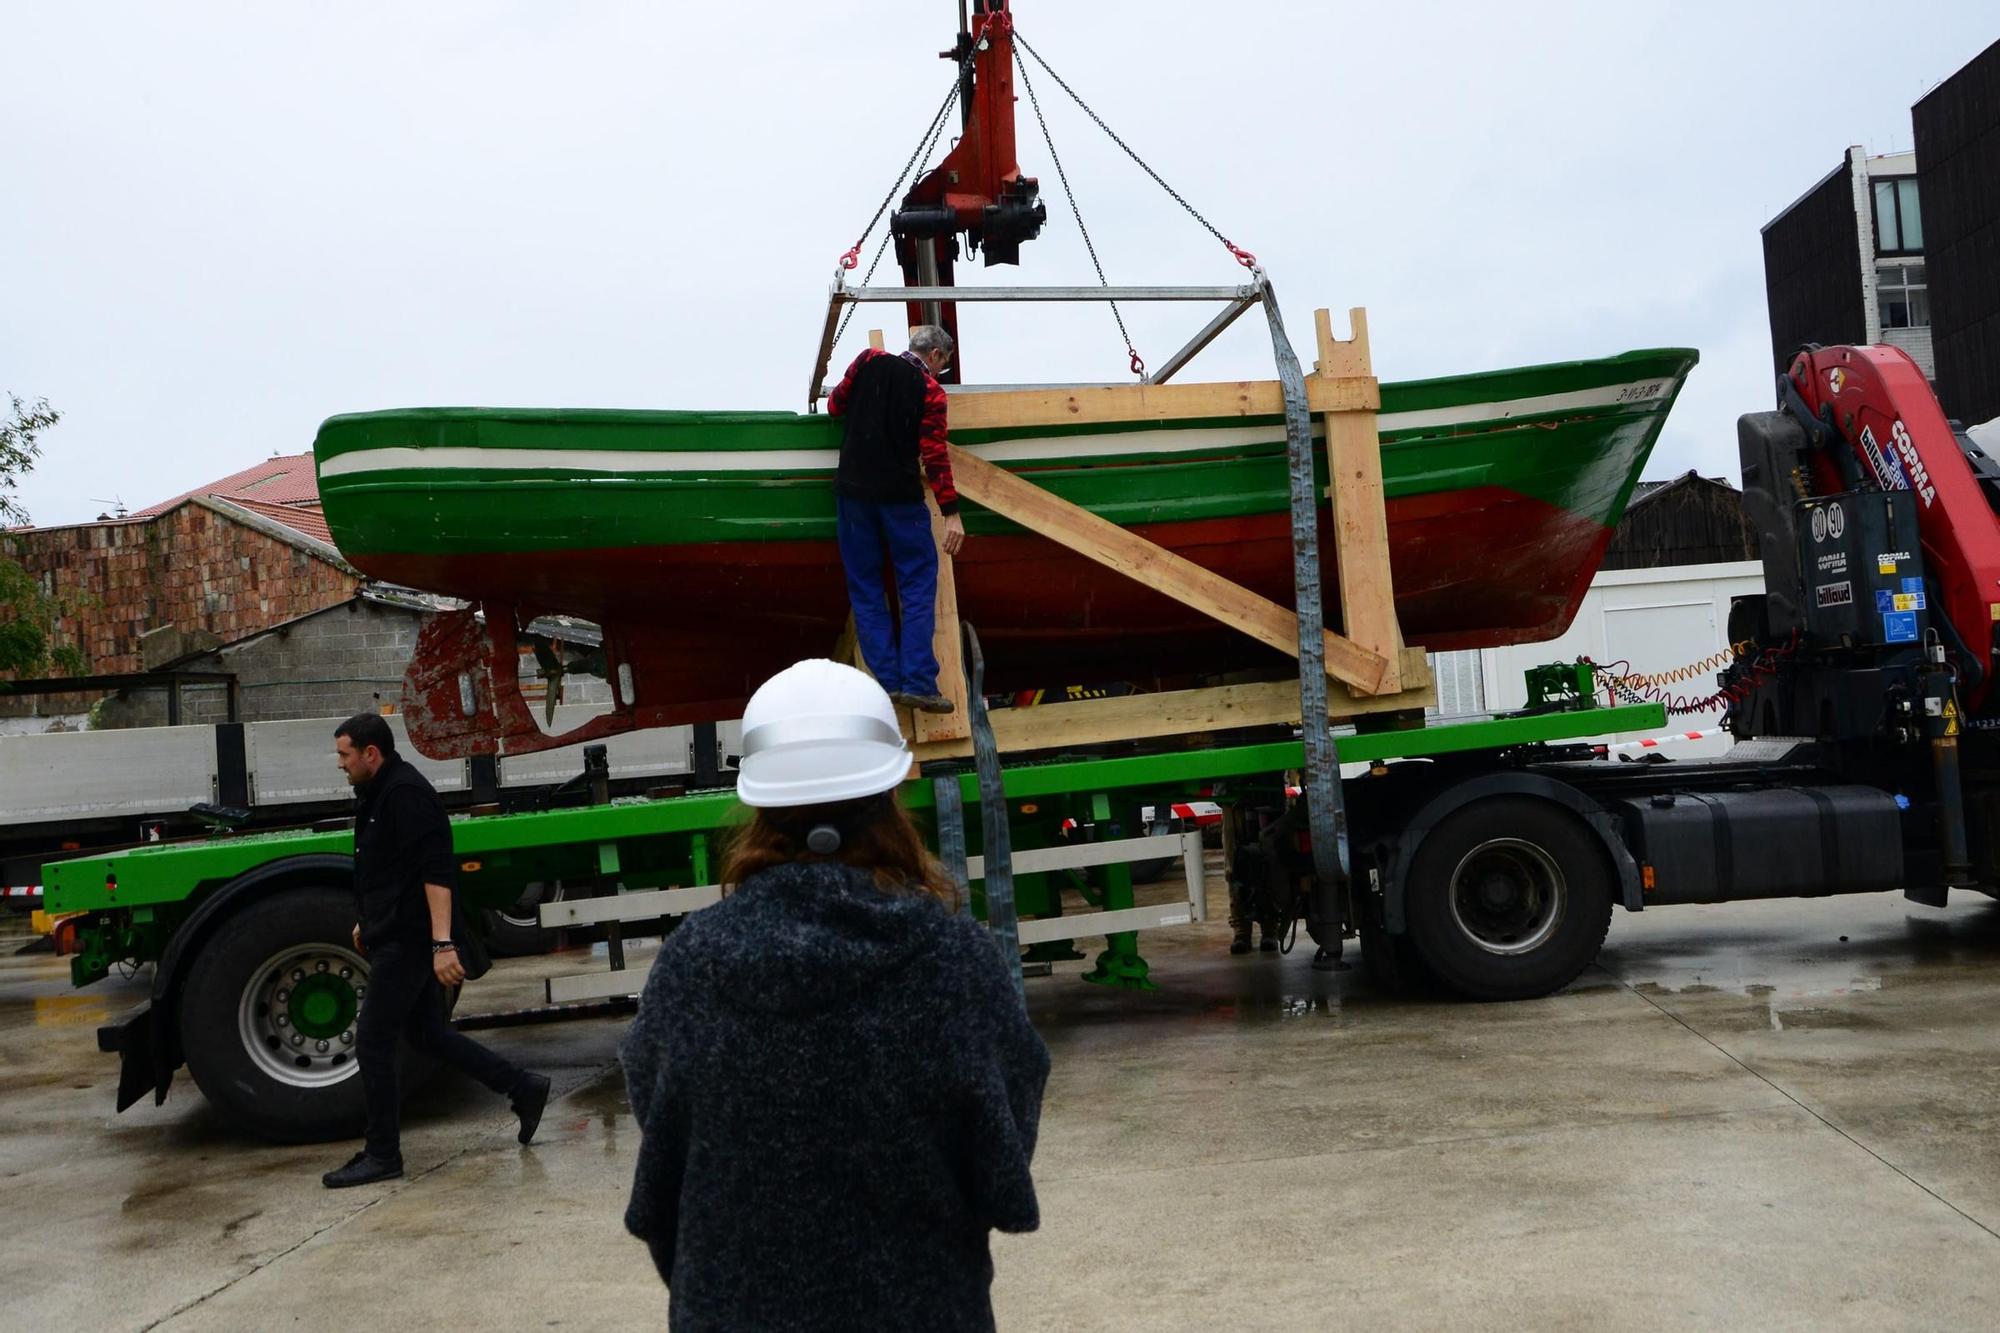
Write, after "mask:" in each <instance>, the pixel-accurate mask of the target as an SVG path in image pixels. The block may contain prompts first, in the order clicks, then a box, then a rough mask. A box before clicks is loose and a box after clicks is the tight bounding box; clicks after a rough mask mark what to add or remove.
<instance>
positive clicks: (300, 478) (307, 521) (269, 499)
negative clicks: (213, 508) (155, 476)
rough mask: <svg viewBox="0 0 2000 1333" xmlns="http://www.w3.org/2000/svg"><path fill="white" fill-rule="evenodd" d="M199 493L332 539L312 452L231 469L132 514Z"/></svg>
mask: <svg viewBox="0 0 2000 1333" xmlns="http://www.w3.org/2000/svg"><path fill="white" fill-rule="evenodd" d="M197 495H207V496H213V497H215V498H216V499H220V500H227V501H229V502H230V503H231V504H237V505H241V506H243V508H245V509H248V510H250V511H252V512H253V513H257V514H261V515H263V516H264V517H265V518H268V519H270V520H272V521H273V522H276V523H283V524H284V525H285V526H286V527H289V528H292V529H294V530H295V531H298V532H302V533H304V534H305V535H306V536H308V537H311V538H314V539H315V540H317V541H323V542H331V541H332V540H333V534H332V533H331V532H329V531H328V530H327V526H326V514H325V512H324V511H322V510H321V509H320V504H319V478H318V477H317V476H315V475H314V473H313V458H312V455H311V454H280V455H278V456H277V457H275V458H267V459H265V460H264V461H263V462H261V463H258V464H255V465H254V466H251V467H246V468H244V469H243V470H242V471H241V472H232V473H230V474H229V475H228V476H226V477H223V478H222V479H220V480H219V481H211V482H209V483H208V484H207V485H206V486H197V487H196V488H195V489H193V490H191V491H187V492H185V493H184V494H181V495H176V496H175V497H174V498H173V499H171V500H164V501H162V502H160V503H159V504H156V505H152V506H149V507H148V508H145V509H141V510H139V511H137V512H136V513H133V514H132V515H130V517H132V518H152V517H154V516H155V515H158V514H164V513H166V512H167V511H168V510H169V509H172V508H173V507H174V506H176V505H179V504H182V503H185V502H186V501H188V500H190V499H192V498H193V497H195V496H197Z"/></svg>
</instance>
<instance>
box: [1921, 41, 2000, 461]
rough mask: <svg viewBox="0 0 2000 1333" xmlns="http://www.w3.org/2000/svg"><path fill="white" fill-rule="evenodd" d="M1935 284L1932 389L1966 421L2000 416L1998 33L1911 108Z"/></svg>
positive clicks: (1952, 412)
mask: <svg viewBox="0 0 2000 1333" xmlns="http://www.w3.org/2000/svg"><path fill="white" fill-rule="evenodd" d="M1910 120H1911V127H1912V129H1913V130H1914V131H1915V138H1916V148H1917V152H1916V157H1917V170H1918V173H1919V174H1920V175H1921V176H1922V178H1923V183H1924V184H1923V188H1924V230H1925V236H1924V241H1925V253H1926V255H1927V257H1928V260H1929V263H1930V271H1931V275H1932V279H1933V285H1934V287H1935V294H1934V295H1933V297H1932V301H1931V319H1932V329H1931V335H1932V340H1933V344H1934V346H1935V349H1936V357H1937V375H1936V376H1935V379H1936V383H1937V389H1938V398H1939V400H1940V401H1941V402H1943V404H1944V409H1945V411H1946V412H1947V413H1948V414H1950V415H1951V416H1954V417H1957V418H1959V419H1960V420H1961V421H1964V422H1965V423H1967V424H1968V425H1971V424H1976V423H1978V422H1982V421H1991V420H1992V419H1994V418H1995V417H2000V42H1995V43H1994V44H1993V45H1991V46H1989V47H1987V48H1986V50H1985V51H1983V52H1981V53H1980V54H1979V55H1978V56H1977V57H1976V58H1975V59H1974V60H1973V61H1972V62H1971V63H1970V64H1968V65H1967V66H1966V67H1965V68H1963V69H1961V70H1960V71H1959V72H1958V73H1956V74H1954V75H1952V76H1951V77H1950V78H1949V79H1946V80H1945V81H1944V82H1943V83H1941V84H1939V85H1938V86H1937V87H1936V88H1934V89H1932V90H1931V92H1930V93H1928V94H1927V95H1926V96H1925V97H1924V99H1923V100H1922V101H1920V102H1918V103H1917V104H1916V106H1914V107H1912V108H1911V110H1910Z"/></svg>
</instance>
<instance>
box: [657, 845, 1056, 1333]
mask: <svg viewBox="0 0 2000 1333" xmlns="http://www.w3.org/2000/svg"><path fill="white" fill-rule="evenodd" d="M621 1054H622V1056H623V1059H624V1065H625V1084H626V1089H627V1092H628V1095H629V1096H630V1098H631V1103H632V1111H633V1114H634V1116H635V1117H636V1118H637V1120H638V1122H639V1127H640V1130H641V1131H642V1134H643V1142H642V1144H641V1146H640V1150H639V1164H638V1168H637V1171H636V1172H635V1174H634V1178H633V1181H632V1199H631V1204H630V1206H629V1207H628V1208H627V1209H626V1213H625V1225H626V1227H627V1229H628V1230H630V1231H631V1232H632V1234H633V1235H635V1236H637V1237H639V1238H640V1239H641V1240H643V1241H645V1242H646V1244H647V1246H648V1247H649V1248H650V1250H651V1251H652V1256H653V1262H654V1264H655V1265H656V1266H657V1267H658V1268H659V1271H660V1276H661V1278H662V1279H664V1280H665V1282H666V1284H667V1287H668V1295H669V1306H668V1322H669V1326H670V1327H672V1328H674V1329H679V1330H690V1331H698V1330H708V1329H730V1330H737V1329H771V1330H781V1329H848V1328H852V1329H868V1330H886V1329H927V1330H928V1329H984V1328H991V1327H993V1309H992V1302H991V1297H990V1288H991V1285H992V1281H993V1263H992V1259H991V1257H990V1255H989V1252H988V1247H987V1241H988V1236H989V1235H990V1233H991V1230H992V1229H993V1228H996V1227H997V1228H999V1229H1000V1230H1002V1231H1032V1230H1034V1229H1035V1227H1036V1225H1037V1224H1038V1222H1039V1220H1040V1219H1039V1213H1038V1211H1037V1207H1036V1203H1035V1186H1034V1182H1033V1180H1032V1179H1031V1178H1030V1176H1029V1161H1030V1159H1031V1158H1032V1157H1033V1155H1034V1150H1035V1129H1036V1124H1037V1121H1038V1119H1039V1117H1040V1113H1041V1100H1042V1086H1043V1084H1044V1083H1045V1082H1046V1081H1047V1078H1048V1072H1049V1056H1048V1051H1047V1049H1046V1048H1045V1047H1044V1046H1043V1045H1042V1041H1041V1038H1040V1037H1038V1036H1037V1035H1036V1034H1035V1030H1034V1029H1033V1028H1032V1027H1031V1026H1029V1023H1028V1018H1027V1014H1026V1013H1025V1012H1024V1011H1023V1009H1022V1005H1021V1001H1020V998H1019V996H1018V994H1017V993H1016V991H1015V988H1014V984H1013V981H1012V979H1011V978H1010V977H1009V976H1008V974H1007V971H1006V969H1005V968H1004V967H1003V965H1002V963H1001V960H1000V957H999V954H998V953H997V952H996V951H995V949H994V945H993V941H992V939H991V937H990V936H989V935H988V934H987V933H986V931H985V930H984V929H983V928H982V927H980V926H979V925H978V924H977V923H975V922H974V921H972V920H970V919H969V918H966V917H961V916H956V915H954V914H952V913H951V912H950V911H948V910H947V909H946V908H944V907H943V906H942V905H940V904H939V903H938V902H937V900H936V899H934V898H932V897H930V896H929V895H927V894H916V893H887V892H884V891H882V890H881V889H879V888H878V887H876V885H875V882H874V880H873V878H872V877H871V876H870V875H868V874H866V873H865V872H861V871H857V870H853V869H851V868H849V867H846V866H843V865H839V864H837V863H829V862H801V863H794V864H790V865H784V866H777V867H774V868H772V869H770V870H766V871H763V872H761V873H759V874H756V875H753V876H751V877H750V879H749V880H748V881H747V882H746V883H744V884H743V885H742V886H741V887H739V888H738V889H737V890H736V891H735V892H734V893H732V894H731V895H730V896H729V897H727V898H725V899H724V900H723V901H722V902H721V903H719V904H717V905H716V906H714V907H712V908H709V909H708V910H706V911H703V912H698V913H696V914H695V915H693V916H691V917H689V918H688V919H687V920H686V921H685V922H684V923H683V924H682V925H681V927H680V928H679V929H678V930H676V931H674V932H673V934H672V935H670V936H669V937H668V939H667V941H666V944H665V945H664V946H663V947H662V948H661V950H660V955H659V958H658V959H657V960H656V961H655V962H654V964H653V970H652V973H651V974H650V975H649V976H648V978H647V980H646V988H645V991H644V993H643V994H642V996H641V997H640V1001H639V1014H638V1017H637V1018H636V1019H635V1020H634V1021H633V1024H632V1027H631V1030H630V1031H629V1032H628V1033H627V1035H626V1037H625V1041H624V1045H623V1047H622V1051H621Z"/></svg>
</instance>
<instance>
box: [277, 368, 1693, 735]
mask: <svg viewBox="0 0 2000 1333" xmlns="http://www.w3.org/2000/svg"><path fill="white" fill-rule="evenodd" d="M1695 361H1696V354H1695V353H1693V352H1691V351H1685V350H1663V351H1647V352H1632V353H1627V354H1625V355H1623V356H1618V357H1611V358H1606V359H1603V360H1599V361H1588V362H1572V363H1566V364H1562V365H1551V366H1540V367H1532V368H1527V369H1522V370H1513V371H1499V372H1490V373H1486V374H1480V375H1469V376H1461V377H1455V378H1450V379H1441V380H1426V381H1419V382H1412V383H1401V384H1395V383H1390V384H1384V385H1383V386H1382V411H1381V415H1380V418H1379V425H1380V431H1381V436H1382V465H1383V482H1384V488H1385V492H1386V497H1387V507H1388V517H1389V534H1390V547H1391V562H1392V568H1393V574H1394V579H1395V586H1396V596H1397V604H1398V611H1399V613H1400V615H1401V616H1402V623H1403V627H1404V632H1405V635H1406V637H1407V638H1408V639H1409V641H1410V642H1412V643H1421V644H1424V645H1425V646H1427V647H1430V648H1433V649H1450V648H1471V647H1485V646H1494V645H1499V644H1506V643H1519V642H1532V641H1536V640H1540V639H1546V638H1553V637H1555V636H1556V635H1558V634H1560V633H1561V632H1562V631H1563V630H1564V629H1566V628H1567V626H1568V624H1569V622H1570V620H1571V618H1573V617H1574V615H1575V612H1576V607H1577V605H1578V603H1579V602H1580V601H1581V598H1582V596H1583V592H1584V590H1585V589H1586V588H1587V587H1588V585H1589V582H1590V579H1591V577H1592V575H1593V574H1594V573H1595V572H1596V569H1597V566H1598V563H1599V561H1600V559H1601V557H1602V554H1603V549H1604V546H1605V544H1606V543H1607V542H1608V541H1609V539H1610V534H1611V529H1612V527H1613V526H1614V525H1615V524H1616V523H1617V521H1618V519H1619V517H1620V516H1621V515H1622V514H1623V512H1624V509H1625V504H1626V501H1627V499H1628V497H1629V496H1630V494H1631V490H1632V487H1633V485H1634V484H1635V483H1636V481H1637V480H1638V476H1639V472H1640V469H1641V468H1642V467H1643V466H1644V465H1645V462H1646V459H1647V457H1648V455H1649V454H1650V452H1651V450H1652V447H1653V444H1654V441H1655V440H1656V439H1657V438H1658V435H1659V431H1660V428H1661V426H1662V425H1663V423H1664V421H1665V419H1666V415H1667V412H1668V411H1669V410H1670V408H1671V407H1672V404H1673V402H1674V399H1675V397H1676V395H1677V394H1678V392H1679V389H1680V386H1681V384H1682V382H1683V381H1684V380H1685V378H1686V375H1687V374H1688V372H1689V371H1690V370H1691V369H1692V367H1693V366H1694V364H1695ZM839 432H840V424H839V423H838V422H837V421H834V420H830V419H828V418H825V417H822V416H815V415H799V414H795V413H777V412H772V413H700V412H643V411H608V410H586V411H560V410H534V411H517V410H508V409H492V408H471V409H452V408H422V409H412V410H407V411H392V412H372V413H363V414H355V415H349V416H338V417H334V418H332V419H330V420H328V421H327V422H326V423H325V424H324V425H323V426H322V427H321V429H320V432H319V436H318V439H317V440H316V442H315V445H314V452H315V455H316V458H317V460H318V466H319V477H320V495H321V498H322V501H323V503H324V505H325V510H326V516H327V520H328V523H329V525H330V527H331V528H332V530H333V533H334V537H335V540H336V541H337V542H338V544H339V546H340V548H341V550H342V552H343V554H345V555H346V556H347V558H348V559H350V560H351V561H353V563H354V564H355V565H356V566H357V567H358V568H360V569H362V570H363V571H364V572H366V573H368V574H370V575H371V576H374V577H376V578H380V579H384V580H388V581H393V582H398V583H403V584H406V585H410V586H414V587H419V588H424V589H427V590H430V591H435V592H440V593H446V594H450V595H452V596H456V597H462V598H465V599H467V600H469V601H477V602H482V603H486V604H488V605H489V606H496V605H497V606H510V607H513V608H516V610H517V611H518V612H519V613H520V614H522V615H523V616H527V615H533V614H543V613H549V612H562V613H567V614H572V615H578V616H583V617H586V618H589V619H593V620H596V621H598V622H600V623H604V624H607V625H616V626H619V627H620V628H621V633H622V634H623V635H624V636H625V637H626V638H627V639H628V643H627V645H626V647H627V650H628V652H627V655H628V656H630V657H633V658H635V659H637V660H642V661H644V662H646V663H647V664H648V669H649V672H650V673H651V676H650V680H649V686H650V697H651V698H653V699H655V700H658V699H660V698H662V697H668V698H672V699H675V700H683V699H684V700H686V701H687V716H688V717H690V718H692V717H697V716H703V715H706V716H715V715H717V714H716V712H715V710H716V709H717V708H726V707H727V706H728V704H729V703H730V702H731V701H733V700H740V699H741V698H742V697H745V696H746V695H747V693H748V691H749V690H750V689H752V688H754V687H755V685H756V684H757V683H758V682H759V681H760V680H762V679H763V678H764V677H765V676H767V675H768V674H770V672H771V671H772V670H775V669H776V668H777V667H779V666H782V665H784V664H785V663H786V662H789V661H792V660H795V659H796V658H797V657H799V656H803V655H811V654H823V653H825V652H827V651H829V650H830V649H831V647H832V645H833V642H834V640H835V638H836V637H837V636H838V634H839V631H840V628H841V626H842V623H843V622H844V620H845V617H846V596H845V585H844V582H843V579H842V575H841V571H840V568H839V560H838V555H837V552H836V550H835V547H834V497H833V493H832V490H831V485H830V477H831V473H832V470H833V467H834V463H835V460H836V458H837V455H838V449H839ZM953 440H954V442H955V443H957V444H959V445H961V446H962V447H966V448H969V449H971V450H972V451H973V452H975V453H978V454H980V455H982V456H984V457H986V458H988V459H989V460H990V461H993V462H996V463H998V464H1000V465H1001V466H1003V467H1006V468H1008V469H1009V470H1011V471H1017V472H1020V473H1022V474H1024V475H1028V476H1030V477H1032V479H1033V480H1034V481H1035V482H1036V484H1037V485H1040V486H1043V487H1045V488H1047V489H1048V490H1050V491H1051V492H1053V493H1055V494H1056V495H1059V496H1061V497H1062V498H1064V499H1066V500H1069V501H1071V502H1073V503H1076V504H1079V505H1081V506H1083V507H1085V508H1087V509H1089V510H1091V511H1093V512H1095V513H1097V514H1099V515H1101V516H1103V517H1105V518H1107V519H1110V520H1111V521H1113V522H1116V523H1119V524H1121V525H1122V526H1125V527H1129V528H1133V529H1135V530H1137V531H1139V532H1141V533H1143V534H1145V535H1146V536H1148V537H1149V538H1151V539H1152V540H1154V541H1157V542H1159V543H1161V544H1162V545H1165V546H1167V547H1169V548H1170V549H1173V550H1175V551H1177V552H1179V553H1180V554H1182V555H1185V556H1187V557H1189V558H1190V559H1193V560H1195V561H1196V562H1198V563H1200V564H1203V565H1206V566H1208V567H1210V568H1212V569H1214V570H1215V571H1216V572H1218V573H1221V574H1223V575H1224V576H1226V577H1229V578H1232V579H1235V580H1236V581H1238V582H1241V583H1243V584H1244V585H1246V586H1248V587H1251V588H1253V589H1255V590H1257V591H1259V592H1262V593H1264V594H1266V595H1268V596H1271V597H1273V598H1274V599H1276V600H1279V601H1281V602H1289V600H1290V587H1291V562H1290V525H1289V517H1288V501H1287V494H1288V492H1287V482H1286V475H1287V474H1286V465H1285V445H1284V427H1283V422H1282V421H1281V420H1280V419H1278V418H1275V417H1273V418H1269V419H1255V418H1253V419H1245V418H1240V417H1232V418H1227V419H1217V420H1187V421H1174V422H1170V423H1151V422H1149V423H1131V424H1120V425H1111V426H1105V425H1090V426H1071V427H1062V428H1034V429H1031V430H1019V431H1009V432H1002V431H954V433H953ZM965 522H966V528H967V531H968V533H969V535H970V538H971V539H970V540H969V541H968V542H967V545H966V548H965V550H964V551H963V552H962V553H961V555H960V557H959V558H958V560H957V562H956V566H955V569H956V578H957V587H958V594H959V606H960V612H961V614H962V615H963V616H964V618H966V619H967V620H970V621H972V622H973V623H974V624H976V625H977V626H978V627H979V629H980V631H981V634H982V636H983V637H984V638H985V640H986V641H987V644H988V658H989V663H990V668H989V669H990V670H991V672H992V675H993V686H994V688H996V689H1010V688H1016V687H1027V686H1031V685H1040V684H1054V683H1063V682H1068V681H1078V680H1097V679H1114V678H1115V679H1149V678H1157V677H1160V676H1161V674H1162V668H1161V667H1160V665H1159V664H1160V663H1162V662H1172V663H1173V668H1174V672H1175V673H1176V674H1177V675H1178V674H1185V673H1205V672H1214V671H1227V670H1236V669H1254V668H1257V667H1260V666H1266V665H1273V664H1275V663H1276V662H1277V661H1278V660H1279V659H1277V658H1276V656H1275V654H1271V653H1269V651H1268V650H1264V649H1261V648H1259V647H1258V646H1257V645H1255V644H1253V643H1251V642H1250V641H1248V640H1247V639H1243V638H1242V637H1241V636H1238V635H1234V634H1231V633H1230V632H1228V631H1226V630H1221V629H1219V628H1218V627H1216V626H1214V625H1213V623H1212V622H1208V621H1206V620H1204V619H1203V618H1201V617H1200V616H1199V615H1197V614H1195V613H1192V612H1190V611H1188V610H1187V609H1186V608H1185V607H1182V606H1181V605H1180V604H1179V603H1177V602H1175V601H1173V600H1172V599H1171V598H1169V597H1166V596H1164V595H1162V594H1161V593H1159V592H1155V591H1153V590H1151V589H1148V588H1145V587H1143V586H1141V585H1139V584H1137V583H1134V582H1132V581H1131V580H1127V579H1124V578H1123V577H1121V576H1118V575H1115V574H1112V573H1110V572H1109V571H1106V570H1103V569H1101V568H1100V567H1098V566H1096V565H1093V564H1091V563H1089V562H1088V561H1086V560H1084V559H1083V558H1082V557H1079V556H1074V555H1072V554H1071V553H1069V552H1067V551H1065V550H1063V549H1062V548H1060V547H1057V546H1056V545H1054V544H1053V543H1050V542H1048V541H1047V540H1045V539H1043V538H1040V537H1037V536H1034V535H1032V534H1029V533H1027V532H1024V531H1023V530H1021V529H1019V528H1018V527H1016V526H1014V525H1013V524H1011V523H1009V522H1007V521H1006V520H1004V519H1002V518H1000V517H999V516H998V515H995V514H992V513H989V512H986V511H984V510H981V509H979V508H977V507H976V506H967V510H966V519H965ZM1326 545H1328V546H1330V545H1331V543H1326ZM1328 572H1329V575H1331V573H1332V565H1331V562H1330V561H1329V565H1328ZM670 660H671V661H678V662H680V663H681V664H682V665H679V666H674V667H671V668H669V667H667V666H664V665H662V663H664V662H667V661H670ZM662 692H664V693H662Z"/></svg>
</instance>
